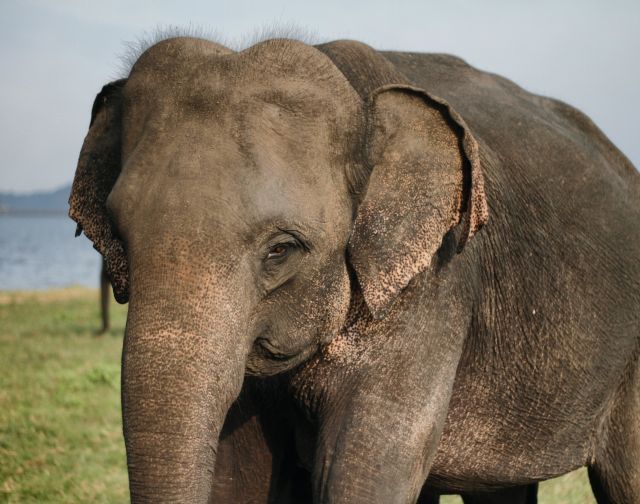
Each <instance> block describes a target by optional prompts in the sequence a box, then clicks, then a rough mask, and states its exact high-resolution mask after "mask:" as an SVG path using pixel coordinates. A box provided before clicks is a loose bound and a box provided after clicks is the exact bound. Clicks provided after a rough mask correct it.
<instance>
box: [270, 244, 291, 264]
mask: <svg viewBox="0 0 640 504" xmlns="http://www.w3.org/2000/svg"><path fill="white" fill-rule="evenodd" d="M295 247H296V244H295V243H278V244H276V245H274V246H273V247H271V248H270V249H269V252H268V253H267V257H266V259H267V260H270V261H273V260H282V259H284V258H285V257H287V256H288V255H289V253H290V252H291V250H292V249H294V248H295Z"/></svg>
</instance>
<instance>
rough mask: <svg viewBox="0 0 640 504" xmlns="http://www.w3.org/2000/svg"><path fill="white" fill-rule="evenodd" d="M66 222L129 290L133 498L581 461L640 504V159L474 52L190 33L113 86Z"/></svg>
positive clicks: (99, 104) (120, 294)
mask: <svg viewBox="0 0 640 504" xmlns="http://www.w3.org/2000/svg"><path fill="white" fill-rule="evenodd" d="M70 216H71V217H72V218H73V219H74V220H75V221H76V222H77V223H78V230H79V231H84V232H85V234H86V235H87V236H88V237H89V238H90V239H91V240H92V241H93V242H94V246H95V248H96V249H97V250H98V251H100V252H101V253H102V254H103V256H104V260H105V263H106V266H107V270H108V273H109V277H110V279H111V283H112V286H113V288H114V293H115V296H116V299H117V300H118V301H119V302H127V301H128V302H129V312H128V319H127V328H126V334H125V340H124V348H123V358H122V408H123V424H124V437H125V444H126V449H127V462H128V469H129V485H130V491H131V497H132V501H133V502H134V503H141V502H154V503H162V502H188V503H205V502H225V501H231V502H241V500H232V499H237V495H238V494H237V492H242V491H243V490H245V489H246V488H249V486H250V485H251V484H252V483H251V482H252V481H255V480H256V478H257V479H258V480H259V481H260V482H262V483H261V484H263V486H262V487H260V488H262V493H261V494H260V495H258V496H256V497H255V499H257V500H253V501H251V502H287V499H293V501H294V502H296V501H295V498H296V495H297V496H298V497H299V498H300V499H302V498H308V499H313V502H317V503H347V502H348V503H365V502H366V503H385V504H388V503H411V502H416V501H417V500H418V498H419V496H420V493H421V491H422V488H423V485H424V484H425V481H427V478H428V482H429V485H431V486H432V487H433V488H436V489H437V488H441V489H446V490H448V491H457V492H463V493H464V492H477V491H490V490H492V489H498V488H506V487H511V486H521V487H524V486H527V485H530V484H533V483H535V482H538V481H541V480H544V479H547V478H551V477H554V476H557V475H560V474H564V473H566V472H569V471H571V470H573V469H575V468H578V467H581V466H588V468H589V474H590V478H591V483H592V488H593V490H594V494H595V495H596V498H597V500H598V502H599V503H600V504H602V503H636V502H640V463H639V462H638V461H639V460H640V368H639V361H638V355H639V351H640V345H639V339H640V227H639V225H638V223H639V222H640V176H639V175H638V173H637V172H636V170H635V169H634V167H633V166H632V165H631V163H630V162H629V161H628V160H627V159H626V158H625V157H624V156H623V155H622V154H621V153H620V152H619V151H618V150H617V149H616V148H615V147H614V146H613V145H612V144H611V143H610V142H609V140H608V139H607V138H606V137H605V136H604V134H603V133H602V132H600V130H598V129H597V127H596V126H595V125H594V124H593V123H592V122H591V121H590V120H589V119H588V118H587V117H586V116H584V115H583V114H581V113H580V112H578V111H577V110H575V109H573V108H571V107H570V106H568V105H565V104H563V103H561V102H558V101H555V100H552V99H549V98H543V97H540V96H536V95H533V94H530V93H528V92H526V91H524V90H522V89H521V88H519V87H518V86H516V85H515V84H513V83H512V82H510V81H508V80H506V79H504V78H501V77H498V76H496V75H493V74H489V73H486V72H482V71H479V70H477V69H475V68H473V67H471V66H469V65H468V64H466V63H465V62H463V61H462V60H460V59H457V58H455V57H452V56H445V55H438V54H417V53H399V52H380V51H376V50H374V49H372V48H370V47H368V46H366V45H364V44H361V43H358V42H352V41H338V42H332V43H328V44H323V45H318V46H310V45H307V44H304V43H302V42H298V41H294V40H288V39H274V40H268V41H265V42H261V43H259V44H256V45H254V46H252V47H250V48H248V49H246V50H244V51H241V52H234V51H231V50H229V49H227V48H225V47H223V46H221V45H219V44H216V43H214V42H210V41H206V40H203V39H197V38H190V37H175V38H170V39H166V40H163V41H160V42H158V43H156V44H154V45H153V46H151V47H150V48H148V49H147V50H146V51H145V52H144V53H143V54H142V55H141V56H140V57H139V58H138V59H137V61H136V62H135V64H134V65H133V67H132V69H131V71H130V72H129V74H128V76H126V78H124V79H121V80H119V81H116V82H113V83H110V84H108V85H106V86H105V87H104V88H103V89H102V91H101V93H100V94H99V95H98V97H97V98H96V101H95V103H94V106H93V110H92V121H91V126H90V129H89V132H88V134H87V137H86V139H85V141H84V145H83V147H82V151H81V153H80V159H79V162H78V167H77V171H76V176H75V180H74V184H73V190H72V194H71V198H70ZM241 391H242V393H241ZM228 417H229V418H228ZM231 417H233V418H231ZM225 419H226V421H227V424H226V426H225V431H224V432H222V436H221V435H220V434H221V431H222V429H223V425H224V424H225ZM265 426H266V427H265ZM255 436H258V437H260V436H263V440H262V442H263V446H265V445H266V446H267V447H268V449H267V450H258V448H257V447H258V446H259V445H256V444H253V443H252V442H249V443H244V442H243V439H252V438H255ZM219 440H220V441H219ZM254 450H255V451H254ZM216 457H218V459H219V463H218V464H216ZM304 475H307V476H306V480H308V484H306V483H305V484H301V483H300V482H304V481H306V480H305V476H304ZM245 483H246V484H245ZM292 496H293V497H292ZM298 502H302V501H301V500H299V501H298Z"/></svg>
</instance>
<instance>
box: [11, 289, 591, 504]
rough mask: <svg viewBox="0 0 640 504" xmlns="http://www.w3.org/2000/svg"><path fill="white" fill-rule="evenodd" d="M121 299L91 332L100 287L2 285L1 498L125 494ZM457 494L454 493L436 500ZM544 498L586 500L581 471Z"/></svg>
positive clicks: (547, 488) (543, 492)
mask: <svg viewBox="0 0 640 504" xmlns="http://www.w3.org/2000/svg"><path fill="white" fill-rule="evenodd" d="M125 318H126V307H123V306H119V305H118V306H117V305H115V303H114V304H113V305H112V326H113V329H112V330H111V331H110V332H109V333H108V334H106V335H104V336H100V337H96V336H95V334H94V333H95V331H96V329H97V328H98V327H99V308H98V297H97V292H94V291H89V290H84V289H65V290H60V291H51V292H45V293H13V294H10V293H0V502H7V503H23V502H24V503H32V502H33V503H35V502H37V503H46V502H55V503H85V502H92V503H94V502H95V503H106V502H109V503H111V502H113V503H119V502H128V488H127V475H126V466H125V455H124V444H123V440H122V433H121V422H120V351H121V347H122V333H123V329H124V322H125ZM441 501H442V503H443V504H454V503H460V502H461V500H460V499H459V498H458V497H453V496H448V497H444V498H442V499H441ZM539 502H540V503H541V504H592V503H594V500H593V497H591V491H590V489H589V485H588V482H587V478H586V474H585V472H584V471H577V472H574V473H571V474H568V475H566V476H564V477H562V478H558V479H556V480H552V481H549V482H545V483H543V484H542V485H541V488H540V499H539Z"/></svg>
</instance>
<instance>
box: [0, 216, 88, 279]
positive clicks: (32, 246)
mask: <svg viewBox="0 0 640 504" xmlns="http://www.w3.org/2000/svg"><path fill="white" fill-rule="evenodd" d="M75 229H76V226H75V223H74V222H73V221H72V220H71V219H69V217H67V216H66V215H63V214H61V215H0V290H14V289H48V288H52V287H66V286H68V285H85V286H87V287H97V286H98V285H99V279H100V261H101V259H100V254H98V252H96V251H95V250H94V248H93V246H92V244H91V242H90V241H89V240H88V239H87V238H86V237H85V236H84V235H81V236H79V237H78V238H74V237H73V235H74V232H75Z"/></svg>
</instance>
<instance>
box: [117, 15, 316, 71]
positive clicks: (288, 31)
mask: <svg viewBox="0 0 640 504" xmlns="http://www.w3.org/2000/svg"><path fill="white" fill-rule="evenodd" d="M175 37H192V38H199V39H203V40H208V41H211V42H215V43H216V44H220V45H223V46H225V47H228V48H229V49H231V50H233V51H243V50H245V49H247V48H249V47H251V46H254V45H256V44H259V43H261V42H264V41H266V40H271V39H292V40H297V41H299V42H303V43H305V44H309V45H316V44H321V43H324V42H327V40H323V39H321V38H320V37H319V36H318V35H317V33H316V32H314V31H312V30H310V29H307V28H302V27H300V26H299V25H296V24H295V23H293V22H286V23H283V22H277V23H271V24H265V25H263V26H261V27H258V28H256V29H254V30H253V31H252V32H250V33H249V34H247V35H244V36H242V37H240V38H238V39H230V38H227V37H224V36H223V35H222V34H221V33H220V31H219V30H217V29H213V28H209V27H206V26H203V25H194V24H189V25H187V26H178V25H166V26H163V25H160V26H158V27H156V28H155V29H154V30H152V31H145V32H143V33H142V34H141V35H140V36H139V37H138V38H136V39H135V40H133V41H128V42H125V43H124V51H123V52H122V54H120V56H119V59H120V65H119V69H118V73H117V75H115V76H114V78H113V80H117V79H122V78H126V77H127V76H128V75H129V73H130V72H131V69H132V68H133V65H134V64H135V62H136V61H137V60H138V58H139V57H140V56H141V55H142V53H144V52H145V51H146V50H147V49H149V48H150V47H151V46H153V45H155V44H157V43H158V42H162V41H163V40H167V39H171V38H175Z"/></svg>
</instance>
